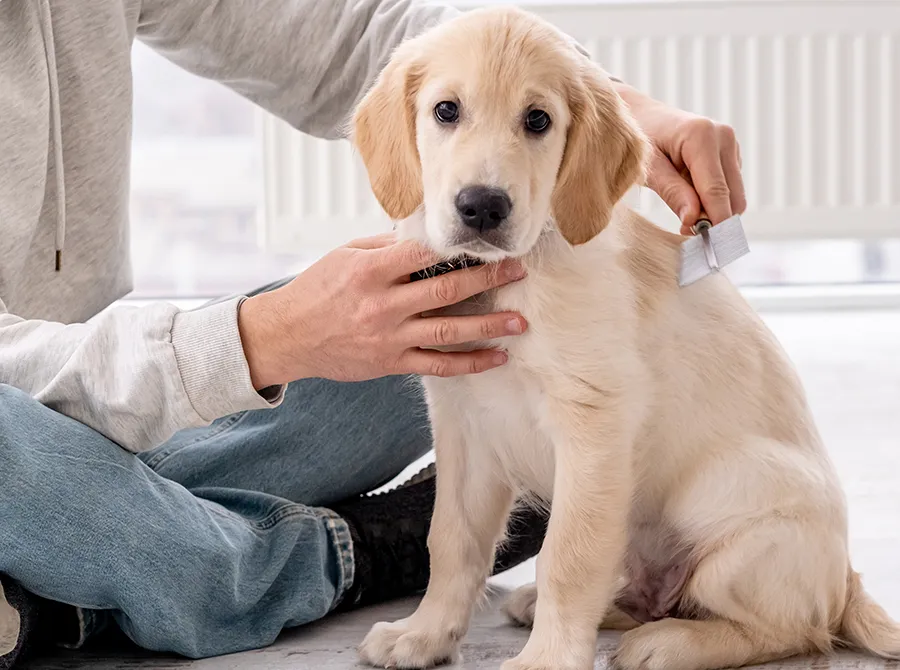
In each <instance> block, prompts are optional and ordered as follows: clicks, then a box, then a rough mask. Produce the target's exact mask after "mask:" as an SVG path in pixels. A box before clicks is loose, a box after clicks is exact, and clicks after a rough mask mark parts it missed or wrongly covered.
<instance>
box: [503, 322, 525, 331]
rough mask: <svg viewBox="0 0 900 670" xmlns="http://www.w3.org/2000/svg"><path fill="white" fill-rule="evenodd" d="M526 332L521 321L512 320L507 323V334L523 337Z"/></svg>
mask: <svg viewBox="0 0 900 670" xmlns="http://www.w3.org/2000/svg"><path fill="white" fill-rule="evenodd" d="M524 330H525V328H524V327H523V325H522V320H521V319H510V320H509V321H507V322H506V332H507V333H509V334H510V335H521V334H522V333H523V332H524Z"/></svg>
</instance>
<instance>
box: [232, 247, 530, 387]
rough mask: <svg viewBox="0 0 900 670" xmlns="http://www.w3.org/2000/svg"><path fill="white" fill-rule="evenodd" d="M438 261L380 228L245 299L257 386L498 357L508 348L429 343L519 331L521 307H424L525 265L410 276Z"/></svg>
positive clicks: (442, 371)
mask: <svg viewBox="0 0 900 670" xmlns="http://www.w3.org/2000/svg"><path fill="white" fill-rule="evenodd" d="M438 260H439V259H438V258H437V257H436V256H434V255H433V254H432V253H431V252H429V251H428V250H426V249H425V248H424V247H422V246H421V245H420V244H418V243H415V242H397V241H396V240H395V238H394V236H393V235H391V234H389V235H380V236H377V237H372V238H366V239H362V240H358V241H356V242H351V243H350V244H349V245H347V246H344V247H340V248H338V249H336V250H335V251H332V252H331V253H330V254H328V255H327V256H325V257H324V258H322V259H321V260H319V261H318V262H317V263H316V264H314V265H313V266H311V267H310V268H309V269H307V270H306V271H305V272H303V273H302V274H300V275H299V276H298V277H297V278H296V279H294V280H293V281H292V282H291V283H290V284H287V285H286V286H284V287H282V288H280V289H277V290H275V291H272V292H269V293H263V294H260V295H257V296H254V297H252V298H249V299H247V300H246V301H244V303H243V305H242V306H241V311H240V314H239V316H238V325H239V327H240V332H241V341H242V342H243V345H244V352H245V355H246V356H247V362H248V363H249V365H250V376H251V379H252V381H253V385H254V387H255V388H257V389H263V388H266V387H268V386H274V385H277V384H285V383H288V382H292V381H295V380H297V379H303V378H308V377H322V378H326V379H334V380H337V381H361V380H365V379H373V378H376V377H383V376H386V375H393V374H409V373H417V374H422V375H436V376H440V377H449V376H454V375H461V374H469V373H475V372H482V371H484V370H488V369H490V368H494V367H497V366H500V365H503V364H504V363H505V362H506V360H507V357H506V354H505V353H504V352H502V351H498V350H496V349H486V350H480V351H471V352H460V353H444V352H439V351H434V350H431V349H428V347H434V346H437V345H455V344H464V343H467V342H473V341H477V340H485V339H492V338H497V337H502V336H507V335H519V334H521V333H522V332H524V330H525V328H526V323H525V319H524V318H523V317H522V316H521V315H519V314H515V313H510V312H506V313H498V314H487V315H478V316H452V317H438V316H432V317H423V316H421V314H422V313H423V312H429V311H431V310H435V309H439V308H441V307H446V306H448V305H452V304H455V303H458V302H460V301H462V300H465V299H466V298H469V297H471V296H473V295H477V294H478V293H482V292H484V291H486V290H488V289H491V288H496V287H498V286H502V285H504V284H507V283H509V282H512V281H516V280H518V279H521V278H522V277H524V276H525V272H524V270H523V268H522V266H521V265H519V264H518V263H516V262H515V261H504V262H502V263H499V264H496V265H490V266H480V267H473V268H466V269H462V270H454V271H452V272H448V273H446V274H443V275H439V276H437V277H432V278H430V279H425V280H422V281H417V282H410V281H409V275H410V274H411V273H413V272H418V271H419V270H422V269H424V268H427V267H430V266H431V265H434V264H435V263H437V262H438Z"/></svg>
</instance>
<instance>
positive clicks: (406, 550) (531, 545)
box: [332, 465, 548, 610]
mask: <svg viewBox="0 0 900 670" xmlns="http://www.w3.org/2000/svg"><path fill="white" fill-rule="evenodd" d="M434 498H435V470H434V465H431V466H429V467H427V468H425V469H424V470H422V471H421V472H420V473H418V474H417V475H415V476H414V477H413V478H412V479H410V480H409V481H407V482H405V483H404V484H402V485H400V486H399V487H397V488H395V489H393V490H391V491H388V492H386V493H380V494H377V495H370V496H361V497H359V498H354V499H352V500H348V501H345V502H343V503H341V504H339V505H336V506H335V507H333V508H332V509H333V511H334V512H336V513H337V514H338V515H339V516H341V517H342V518H343V519H344V520H345V521H346V522H347V525H348V526H349V527H350V536H351V537H352V539H353V558H354V562H355V565H356V569H355V578H354V581H353V586H352V587H351V589H350V591H349V593H347V594H346V595H345V597H344V600H343V602H342V603H341V606H340V607H339V609H340V610H346V609H352V608H353V607H357V606H360V605H368V604H372V603H377V602H382V601H384V600H390V599H392V598H400V597H402V596H407V595H411V594H414V593H419V592H421V591H424V590H425V588H426V587H427V586H428V574H429V562H428V561H429V559H428V545H427V540H428V530H429V528H430V527H431V514H432V511H433V510H434ZM547 521H548V515H547V514H546V513H545V512H543V511H541V510H536V509H534V508H532V507H526V506H522V507H520V508H519V509H517V510H516V511H515V512H514V514H513V516H512V517H511V519H510V523H509V526H508V529H507V531H508V532H507V540H506V542H504V543H503V544H502V545H501V546H500V547H498V548H497V552H496V556H495V559H494V570H493V574H497V573H499V572H503V571H505V570H508V569H510V568H512V567H515V566H516V565H519V564H520V563H522V562H524V561H526V560H528V559H529V558H531V557H533V556H536V555H537V553H538V552H539V551H540V549H541V544H542V543H543V541H544V535H546V533H547Z"/></svg>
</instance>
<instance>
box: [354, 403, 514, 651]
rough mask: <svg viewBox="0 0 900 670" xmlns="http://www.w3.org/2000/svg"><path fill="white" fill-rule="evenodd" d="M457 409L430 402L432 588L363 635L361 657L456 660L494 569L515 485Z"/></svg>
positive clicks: (430, 545) (430, 549) (429, 540)
mask: <svg viewBox="0 0 900 670" xmlns="http://www.w3.org/2000/svg"><path fill="white" fill-rule="evenodd" d="M454 416H455V414H451V413H449V412H442V411H440V408H436V407H432V425H433V428H434V438H435V450H436V452H437V497H436V501H435V509H434V517H433V519H432V522H431V532H430V533H429V535H428V549H429V552H430V554H431V579H430V581H429V583H428V590H427V592H426V593H425V597H424V598H423V599H422V602H421V604H420V605H419V608H418V609H417V610H416V611H415V613H414V614H413V615H412V616H410V617H409V618H407V619H403V620H401V621H396V622H394V623H378V624H375V626H374V627H373V628H372V630H371V631H370V632H369V634H368V635H367V636H366V639H365V640H364V641H363V643H362V645H361V646H360V656H361V657H362V659H363V660H364V661H366V662H368V663H370V664H372V665H376V666H379V667H398V668H426V667H431V666H433V665H437V664H439V663H442V662H447V661H453V660H455V658H456V655H457V652H458V649H459V643H460V640H461V639H462V637H463V636H464V635H465V634H466V631H467V630H468V627H469V620H470V618H471V616H472V609H473V608H474V605H475V602H476V601H477V600H478V598H479V597H480V596H481V594H482V592H483V589H484V585H485V582H486V581H487V578H488V577H489V576H490V572H491V568H492V566H493V556H494V546H495V544H496V542H497V539H498V538H499V537H500V535H501V534H502V532H503V530H504V528H505V526H506V519H507V517H508V516H509V510H510V507H511V506H512V500H513V492H512V490H511V489H510V487H509V486H508V485H507V484H506V482H505V481H503V480H502V479H501V478H500V477H499V476H498V471H497V465H496V463H495V462H494V461H493V458H492V451H491V448H490V446H488V445H484V444H483V443H482V441H483V440H472V439H465V436H464V435H463V433H462V431H461V430H460V427H459V426H458V425H457V422H456V421H454V420H453V417H454ZM444 417H447V420H444Z"/></svg>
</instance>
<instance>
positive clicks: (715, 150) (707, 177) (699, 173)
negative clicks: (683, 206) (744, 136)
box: [675, 117, 737, 224]
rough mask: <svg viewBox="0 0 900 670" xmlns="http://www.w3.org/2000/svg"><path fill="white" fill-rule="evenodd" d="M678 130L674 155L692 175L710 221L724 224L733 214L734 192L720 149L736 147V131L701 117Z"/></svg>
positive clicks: (689, 121)
mask: <svg viewBox="0 0 900 670" xmlns="http://www.w3.org/2000/svg"><path fill="white" fill-rule="evenodd" d="M679 130H680V132H679V133H678V135H679V139H678V141H677V143H676V147H675V154H676V156H678V157H680V159H681V161H683V162H684V165H685V166H686V167H687V169H688V171H689V172H690V177H691V181H692V182H693V184H694V188H695V189H696V191H697V195H698V196H699V197H700V204H701V206H702V207H703V209H704V210H705V211H706V213H707V214H708V215H709V217H710V220H711V221H712V222H713V223H714V224H716V223H721V222H722V221H724V220H725V219H727V218H729V217H730V216H731V214H732V208H731V189H730V188H729V182H728V179H727V178H726V176H725V169H724V167H723V165H722V156H721V149H722V146H723V145H725V144H729V143H733V144H734V145H736V144H737V140H736V139H735V138H734V131H733V130H732V129H731V128H730V127H729V126H724V125H720V124H717V123H715V122H713V121H711V120H709V119H705V118H702V117H693V118H691V119H690V120H688V121H687V122H685V123H684V124H683V125H682V127H681V128H680V129H679Z"/></svg>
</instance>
